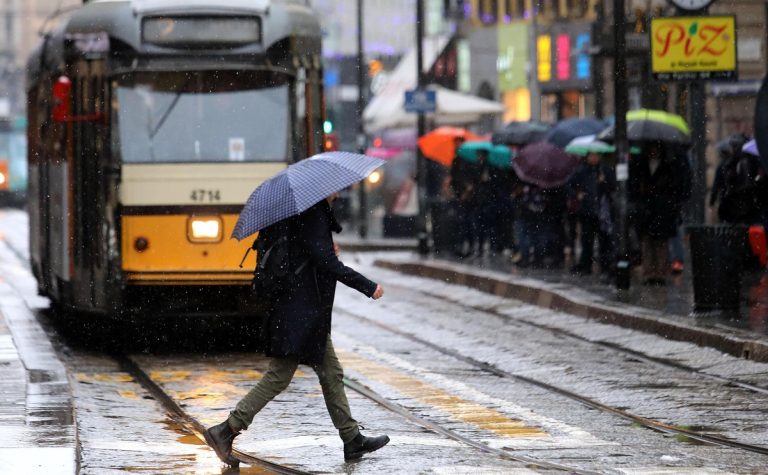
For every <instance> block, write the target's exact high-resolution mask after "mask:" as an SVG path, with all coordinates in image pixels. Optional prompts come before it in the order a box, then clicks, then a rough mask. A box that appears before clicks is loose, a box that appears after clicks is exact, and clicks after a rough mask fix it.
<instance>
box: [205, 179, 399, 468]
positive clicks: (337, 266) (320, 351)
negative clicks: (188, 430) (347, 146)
mask: <svg viewBox="0 0 768 475" xmlns="http://www.w3.org/2000/svg"><path fill="white" fill-rule="evenodd" d="M335 196H336V194H334V195H333V196H332V197H329V199H328V200H323V201H321V202H319V203H317V204H316V205H314V206H313V207H311V208H309V209H308V210H306V211H304V212H303V213H301V214H299V215H298V216H295V217H293V218H289V219H290V220H291V221H290V226H289V228H290V233H289V235H288V249H289V259H288V264H289V266H288V267H289V269H295V271H294V272H291V274H292V277H291V280H292V282H290V285H288V286H287V289H286V290H284V291H283V293H281V294H279V295H273V296H268V297H271V298H270V305H269V307H268V315H267V321H266V323H265V328H264V330H265V332H264V333H265V334H264V337H265V348H266V351H265V352H266V354H267V356H270V357H272V360H271V362H270V366H269V370H268V371H267V372H266V373H265V374H264V376H263V377H262V379H261V380H260V381H259V383H258V385H256V386H255V387H254V388H253V389H251V391H250V392H249V393H248V394H247V395H246V396H245V397H243V399H242V400H240V402H239V403H238V404H237V406H236V407H235V409H234V410H233V411H232V412H231V413H230V415H229V418H228V419H227V420H226V421H224V422H222V423H221V424H219V425H216V426H214V427H212V428H210V429H208V430H207V431H205V439H206V441H207V442H208V445H210V446H211V447H213V448H214V450H215V451H216V454H217V455H218V456H219V458H220V459H221V460H222V461H223V462H225V463H228V464H230V465H236V464H237V463H238V462H237V460H236V459H234V458H233V457H232V441H233V439H234V438H235V437H236V436H237V435H238V434H239V433H240V431H242V430H245V429H247V428H248V426H249V425H250V424H251V422H252V421H253V418H254V417H255V415H256V414H257V413H258V412H259V411H260V410H261V409H263V408H264V406H266V404H267V403H268V402H269V401H271V400H272V399H273V398H274V397H275V396H277V395H278V394H280V393H281V392H282V391H283V390H285V389H286V388H287V387H288V384H289V383H290V382H291V379H293V375H294V373H295V372H296V369H297V367H298V365H299V364H307V365H309V366H311V367H312V369H313V370H314V371H315V373H317V376H318V378H319V380H320V385H321V387H322V389H323V397H324V398H325V404H326V407H327V408H328V413H329V415H330V416H331V420H332V421H333V424H334V426H335V427H336V429H337V430H338V431H339V436H340V437H341V439H342V441H343V442H344V459H345V460H354V459H357V458H360V457H362V456H363V455H364V454H366V453H368V452H373V451H374V450H378V449H380V448H381V447H383V446H384V445H386V444H387V443H388V442H389V437H387V436H386V435H383V436H379V437H366V436H364V435H362V434H361V433H360V429H359V427H358V423H357V421H356V420H355V419H354V418H352V413H351V411H350V408H349V402H348V401H347V396H346V393H345V390H344V383H343V381H342V379H343V377H344V372H343V369H342V367H341V364H340V363H339V360H338V358H337V357H336V353H335V351H334V348H333V343H332V341H331V313H332V309H333V300H334V295H335V292H336V282H337V281H339V282H341V283H343V284H345V285H347V286H349V287H351V288H353V289H356V290H358V291H360V292H361V293H362V294H364V295H366V296H367V297H370V298H373V299H379V298H381V297H382V295H384V289H383V288H382V287H381V285H377V284H376V283H375V282H372V281H371V280H369V279H367V278H366V277H364V276H363V275H361V274H359V273H358V272H356V271H354V270H353V269H351V268H349V267H347V266H345V265H344V264H343V263H341V261H339V259H338V257H337V255H338V247H337V246H336V245H335V244H334V242H333V239H332V237H331V233H332V232H340V231H341V226H339V224H338V222H337V221H336V218H335V217H334V215H333V210H332V209H331V206H330V202H331V201H332V199H333V198H334V197H335Z"/></svg>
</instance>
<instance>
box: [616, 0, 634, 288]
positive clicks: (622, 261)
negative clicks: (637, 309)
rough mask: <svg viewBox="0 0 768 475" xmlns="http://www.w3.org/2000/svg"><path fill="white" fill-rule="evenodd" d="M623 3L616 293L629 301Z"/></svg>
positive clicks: (619, 10) (620, 5)
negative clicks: (627, 294) (627, 295)
mask: <svg viewBox="0 0 768 475" xmlns="http://www.w3.org/2000/svg"><path fill="white" fill-rule="evenodd" d="M624 14H625V11H624V0H613V38H614V44H615V48H616V49H615V50H614V54H613V74H614V94H613V96H614V111H615V115H616V122H615V126H614V127H615V132H614V140H615V142H614V143H615V146H616V158H617V164H616V180H617V183H618V192H619V209H618V215H619V216H618V218H619V219H618V224H619V229H618V231H619V236H618V237H619V256H618V259H617V260H616V291H617V293H618V295H619V297H626V295H625V294H626V293H627V291H629V285H630V271H631V266H630V261H629V226H628V224H627V208H628V198H627V180H628V178H629V157H628V152H629V143H628V141H627V109H628V108H629V107H628V106H629V104H628V98H627V62H626V58H625V53H626V46H627V45H626V36H625V34H626V31H625V30H626V26H625V23H624V21H625V20H624Z"/></svg>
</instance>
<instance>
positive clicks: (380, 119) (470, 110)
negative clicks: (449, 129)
mask: <svg viewBox="0 0 768 475" xmlns="http://www.w3.org/2000/svg"><path fill="white" fill-rule="evenodd" d="M428 89H430V90H433V91H435V92H436V95H437V110H436V111H435V112H434V113H428V114H426V116H427V118H428V119H430V120H432V121H433V122H434V123H435V124H436V125H466V124H471V123H474V122H477V121H479V120H480V118H481V117H482V116H483V115H487V114H501V113H502V112H504V106H503V105H502V104H501V103H499V102H496V101H489V100H487V99H482V98H480V97H477V96H472V95H469V94H464V93H462V92H457V91H452V90H450V89H446V88H444V87H440V86H429V87H428ZM363 121H364V123H365V130H366V131H367V132H376V131H379V130H382V129H388V128H395V127H407V126H412V125H415V124H416V114H415V113H411V112H406V111H405V89H403V90H401V91H387V92H385V93H383V94H380V95H378V96H376V97H375V98H373V100H372V101H371V102H370V103H369V104H368V107H366V108H365V111H364V112H363Z"/></svg>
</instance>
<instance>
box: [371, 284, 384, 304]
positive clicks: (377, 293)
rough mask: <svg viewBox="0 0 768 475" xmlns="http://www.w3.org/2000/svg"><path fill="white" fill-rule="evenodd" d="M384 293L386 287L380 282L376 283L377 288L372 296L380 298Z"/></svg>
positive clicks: (376, 298) (375, 298)
mask: <svg viewBox="0 0 768 475" xmlns="http://www.w3.org/2000/svg"><path fill="white" fill-rule="evenodd" d="M383 295H384V287H382V286H381V285H380V284H376V290H375V291H374V292H373V295H371V298H372V299H373V300H379V299H380V298H381V297H382V296H383Z"/></svg>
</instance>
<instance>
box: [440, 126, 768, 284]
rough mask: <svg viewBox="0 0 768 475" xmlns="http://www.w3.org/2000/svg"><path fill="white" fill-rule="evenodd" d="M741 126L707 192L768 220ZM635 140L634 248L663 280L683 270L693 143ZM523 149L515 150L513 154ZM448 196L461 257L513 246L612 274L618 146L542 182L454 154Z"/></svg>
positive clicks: (518, 251)
mask: <svg viewBox="0 0 768 475" xmlns="http://www.w3.org/2000/svg"><path fill="white" fill-rule="evenodd" d="M746 141H747V137H745V136H743V135H734V136H731V137H729V138H727V139H726V140H724V141H723V142H721V143H720V144H719V145H718V152H719V153H720V156H721V160H722V161H721V165H720V166H719V168H718V170H717V174H716V178H715V180H714V184H713V187H712V192H711V199H710V201H709V203H710V205H711V206H713V207H714V206H716V207H717V215H718V217H719V220H720V221H721V222H724V223H739V224H748V225H751V224H766V221H767V220H766V218H767V217H766V211H765V210H766V209H768V207H766V206H763V205H762V204H763V203H766V202H768V201H766V200H768V186H766V179H765V178H764V177H765V173H764V172H763V170H762V168H761V166H760V164H759V159H758V158H757V157H756V156H753V155H750V154H749V153H745V152H743V151H742V147H743V146H744V144H745V142H746ZM638 145H639V146H638V147H632V153H631V155H630V160H629V179H628V180H627V199H628V203H627V213H628V214H627V217H628V224H629V227H630V240H629V243H630V252H631V257H632V258H633V261H634V262H635V264H642V276H643V282H644V283H645V284H648V285H664V284H665V283H666V278H667V275H668V274H669V273H679V272H682V270H683V254H684V251H683V244H682V243H683V231H682V229H683V226H682V223H683V220H684V211H685V209H686V203H687V202H688V201H689V198H690V195H691V166H690V161H689V154H688V151H687V149H685V148H683V147H682V146H679V145H674V144H668V143H664V142H661V141H656V142H644V143H642V144H638ZM516 151H517V150H513V154H514V153H515V152H516ZM443 194H444V197H447V198H448V199H449V201H450V203H451V208H452V210H453V216H454V218H455V228H454V229H455V230H457V231H458V232H455V233H454V235H455V240H454V242H453V249H452V251H453V252H454V253H455V254H456V255H457V256H459V257H462V258H465V257H469V256H481V255H483V254H485V253H489V254H496V255H504V256H509V258H511V260H512V262H514V263H515V265H517V266H519V267H539V268H549V269H558V268H564V266H565V265H566V263H570V264H571V267H569V269H568V270H569V271H570V272H572V273H575V274H578V275H588V274H592V273H593V272H599V273H600V277H601V279H602V280H604V281H605V282H610V281H611V280H612V278H613V272H614V267H615V262H616V258H617V233H618V226H617V222H616V219H617V205H618V202H617V199H618V198H617V181H616V174H615V157H614V155H613V154H612V153H596V152H591V153H588V154H586V156H584V157H583V158H582V159H581V161H580V163H579V164H578V166H577V167H576V168H575V170H574V171H573V173H572V174H571V176H570V178H569V179H568V181H567V182H566V183H565V184H563V185H561V186H556V187H546V188H545V187H541V186H537V185H535V184H533V183H529V182H526V181H524V180H522V179H520V178H519V177H518V175H517V174H516V173H515V170H514V168H503V167H502V168H500V167H494V166H491V165H489V163H488V157H487V153H485V152H484V151H479V152H478V155H477V160H476V161H467V160H462V159H460V158H458V157H457V158H456V159H455V160H454V162H453V165H452V166H451V169H450V170H449V171H448V173H447V174H446V178H445V186H444V187H443Z"/></svg>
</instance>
